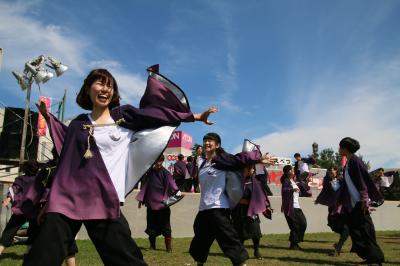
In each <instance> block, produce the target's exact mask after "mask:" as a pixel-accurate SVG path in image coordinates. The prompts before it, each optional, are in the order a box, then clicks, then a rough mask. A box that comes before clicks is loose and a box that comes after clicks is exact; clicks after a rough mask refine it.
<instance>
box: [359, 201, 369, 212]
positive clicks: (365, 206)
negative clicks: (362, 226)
mask: <svg viewBox="0 0 400 266" xmlns="http://www.w3.org/2000/svg"><path fill="white" fill-rule="evenodd" d="M361 210H362V212H363V213H364V214H365V215H366V214H368V213H369V204H368V202H366V201H361Z"/></svg>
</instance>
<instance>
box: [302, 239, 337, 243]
mask: <svg viewBox="0 0 400 266" xmlns="http://www.w3.org/2000/svg"><path fill="white" fill-rule="evenodd" d="M303 242H306V243H334V241H330V240H310V239H307V240H304V241H303Z"/></svg>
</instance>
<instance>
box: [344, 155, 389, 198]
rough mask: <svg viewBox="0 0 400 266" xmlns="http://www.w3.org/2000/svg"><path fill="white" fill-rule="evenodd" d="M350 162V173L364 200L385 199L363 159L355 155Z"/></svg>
mask: <svg viewBox="0 0 400 266" xmlns="http://www.w3.org/2000/svg"><path fill="white" fill-rule="evenodd" d="M348 163H349V175H350V177H351V179H352V181H353V184H354V186H355V187H356V188H357V190H358V191H359V193H360V196H361V198H362V200H363V201H365V202H368V201H369V199H371V200H372V201H381V200H383V196H382V194H381V193H380V192H379V191H378V189H377V188H376V186H375V185H374V183H373V181H372V179H371V178H370V176H369V173H368V170H367V167H366V166H365V164H364V163H363V162H362V161H361V159H360V158H358V157H356V156H353V157H352V158H351V159H350V160H349V162H348Z"/></svg>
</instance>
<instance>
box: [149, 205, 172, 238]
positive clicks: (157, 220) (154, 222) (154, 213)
mask: <svg viewBox="0 0 400 266" xmlns="http://www.w3.org/2000/svg"><path fill="white" fill-rule="evenodd" d="M146 220H147V228H146V231H145V232H146V234H148V235H149V237H157V236H159V235H163V236H164V237H170V236H171V233H172V232H171V209H170V208H169V207H167V208H164V209H161V210H152V209H151V208H149V207H147V217H146Z"/></svg>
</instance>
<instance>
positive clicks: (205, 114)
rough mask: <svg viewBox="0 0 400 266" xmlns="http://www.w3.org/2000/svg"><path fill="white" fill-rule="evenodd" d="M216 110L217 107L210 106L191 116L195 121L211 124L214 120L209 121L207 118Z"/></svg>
mask: <svg viewBox="0 0 400 266" xmlns="http://www.w3.org/2000/svg"><path fill="white" fill-rule="evenodd" d="M218 111H219V110H218V108H217V107H210V108H208V109H207V110H206V111H204V112H203V113H201V114H194V115H193V116H194V119H195V120H196V121H202V122H204V123H205V124H207V125H212V124H214V122H211V121H210V120H208V117H209V116H210V114H213V113H217V112H218Z"/></svg>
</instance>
